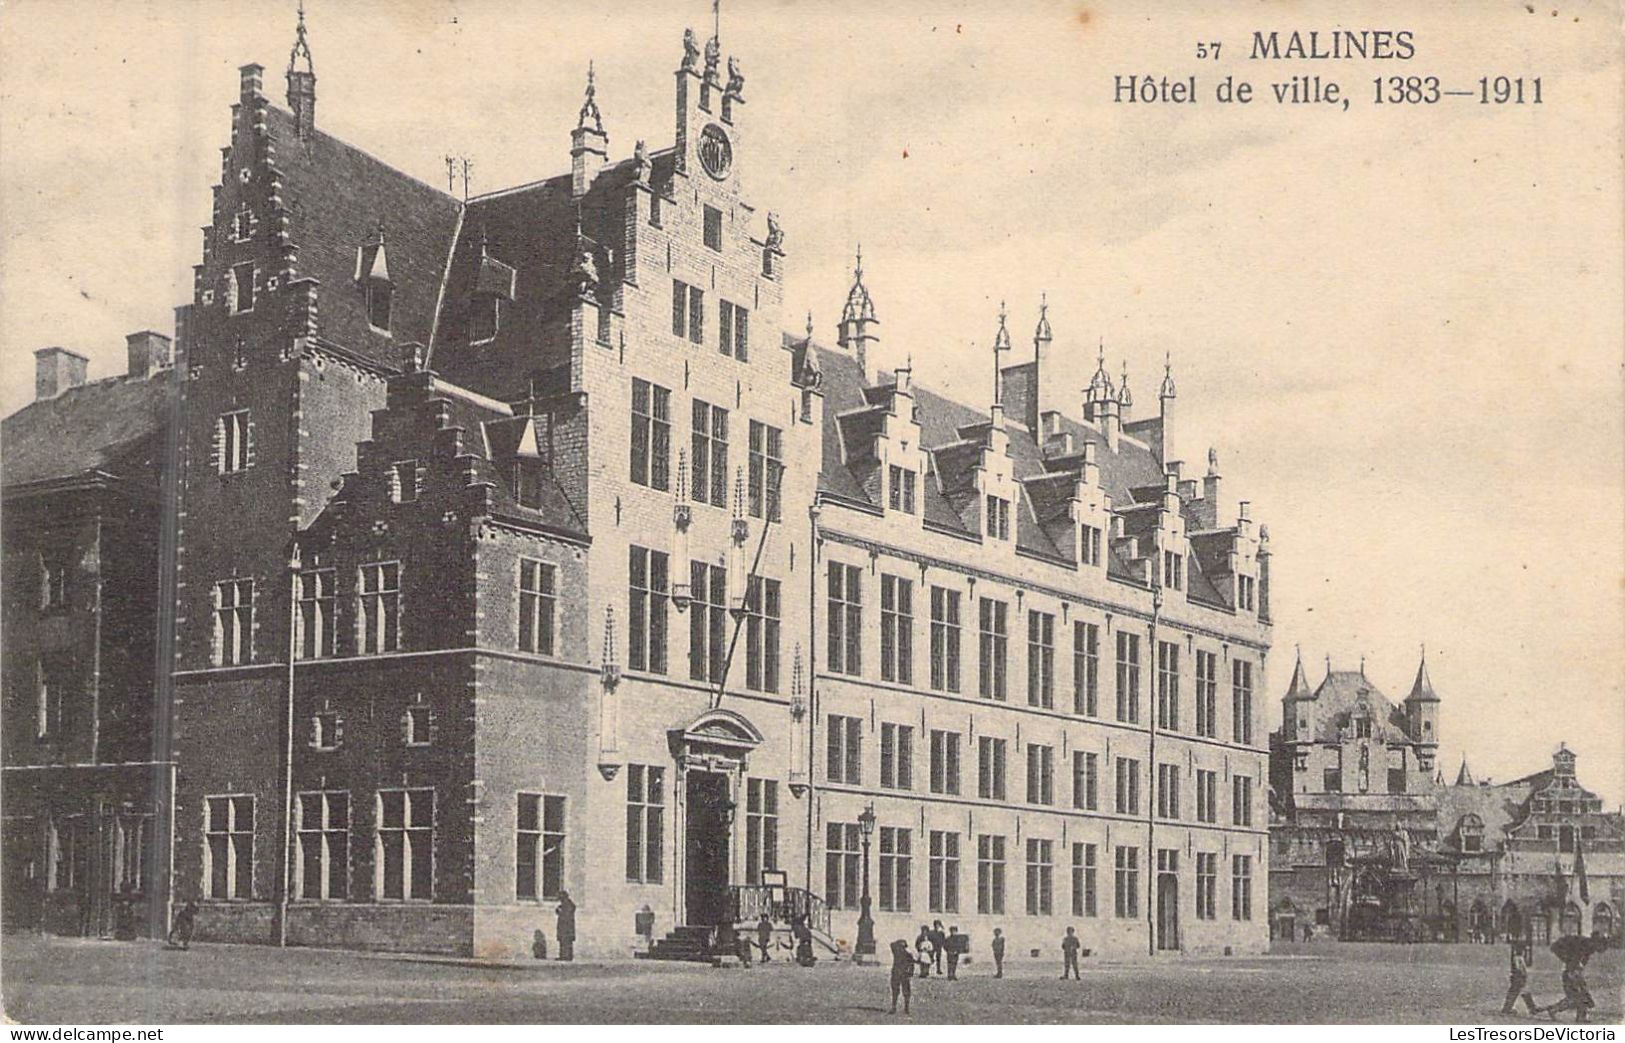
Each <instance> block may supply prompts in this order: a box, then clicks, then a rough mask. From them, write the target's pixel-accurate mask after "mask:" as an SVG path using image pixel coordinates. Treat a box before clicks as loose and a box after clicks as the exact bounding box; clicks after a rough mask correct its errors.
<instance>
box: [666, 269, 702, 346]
mask: <svg viewBox="0 0 1625 1043" xmlns="http://www.w3.org/2000/svg"><path fill="white" fill-rule="evenodd" d="M671 333H672V336H674V337H681V336H683V335H684V334H687V335H688V339H689V342H690V343H692V344H703V343H705V293H704V291H702V290H701V289H700V288H699V287H697V286H690V285H688V284H687V283H685V282H683V281H682V280H680V279H673V280H672V281H671Z"/></svg>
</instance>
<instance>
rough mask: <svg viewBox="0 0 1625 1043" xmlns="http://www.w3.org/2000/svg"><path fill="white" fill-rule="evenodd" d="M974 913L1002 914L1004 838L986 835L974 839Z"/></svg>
mask: <svg viewBox="0 0 1625 1043" xmlns="http://www.w3.org/2000/svg"><path fill="white" fill-rule="evenodd" d="M976 911H977V912H979V913H994V914H1001V913H1003V912H1004V838H1003V837H1001V836H990V835H988V834H986V833H984V834H982V835H981V836H979V837H977V838H976Z"/></svg>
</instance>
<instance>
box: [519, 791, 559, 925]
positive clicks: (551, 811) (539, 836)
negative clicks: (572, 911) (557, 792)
mask: <svg viewBox="0 0 1625 1043" xmlns="http://www.w3.org/2000/svg"><path fill="white" fill-rule="evenodd" d="M518 799H519V808H518V812H519V814H518V819H517V828H516V829H515V831H514V840H515V844H514V896H515V897H516V898H521V899H529V900H531V901H550V900H552V899H555V898H557V897H558V896H559V892H560V891H561V890H563V888H564V798H563V797H560V796H553V795H551V794H544V793H520V794H518Z"/></svg>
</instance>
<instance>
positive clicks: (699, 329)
mask: <svg viewBox="0 0 1625 1043" xmlns="http://www.w3.org/2000/svg"><path fill="white" fill-rule="evenodd" d="M688 340H689V343H691V344H704V343H705V291H703V290H701V289H700V288H699V287H697V286H690V287H689V288H688Z"/></svg>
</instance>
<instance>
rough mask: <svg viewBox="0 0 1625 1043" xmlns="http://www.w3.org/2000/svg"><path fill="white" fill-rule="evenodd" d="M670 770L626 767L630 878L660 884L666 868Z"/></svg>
mask: <svg viewBox="0 0 1625 1043" xmlns="http://www.w3.org/2000/svg"><path fill="white" fill-rule="evenodd" d="M665 816H666V769H665V768H660V767H655V766H653V765H646V764H628V765H627V766H626V878H627V879H628V880H631V881H634V882H636V883H642V884H658V883H660V881H661V879H662V877H663V875H664V874H663V872H662V869H663V867H664V865H665V838H666V833H665Z"/></svg>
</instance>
